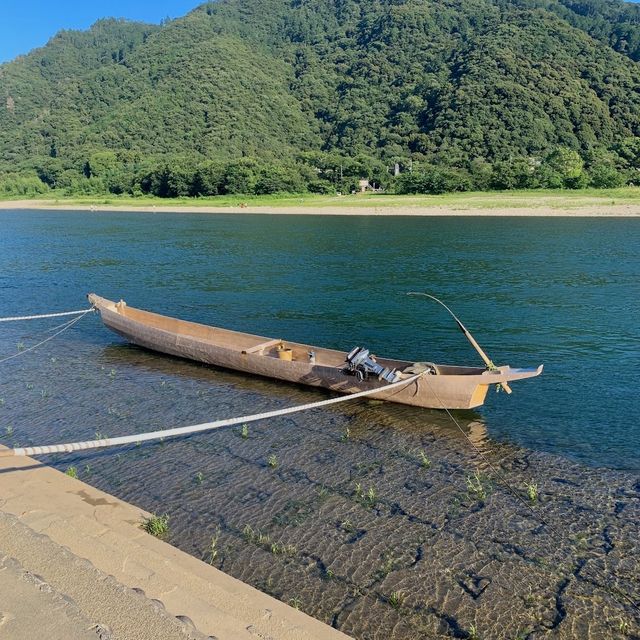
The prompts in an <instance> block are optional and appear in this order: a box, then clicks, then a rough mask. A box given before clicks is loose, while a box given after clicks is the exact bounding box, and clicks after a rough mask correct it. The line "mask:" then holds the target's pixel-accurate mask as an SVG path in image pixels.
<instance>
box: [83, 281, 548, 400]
mask: <svg viewBox="0 0 640 640" xmlns="http://www.w3.org/2000/svg"><path fill="white" fill-rule="evenodd" d="M87 297H88V299H89V302H90V303H91V304H92V305H93V306H94V307H95V308H96V309H97V310H98V311H99V312H100V315H101V317H102V321H103V322H104V324H105V326H107V327H108V328H109V329H111V330H112V331H115V332H116V333H118V334H120V335H121V336H123V337H124V338H126V339H127V340H128V341H129V342H131V343H133V344H136V345H138V346H141V347H145V348H147V349H152V350H153V351H159V352H161V353H167V354H170V355H172V356H178V357H180V358H187V359H189V360H196V361H198V362H204V363H207V364H211V365H214V366H217V367H223V368H225V369H232V370H234V371H241V372H244V373H249V374H253V375H259V376H264V377H266V378H275V379H277V380H286V381H287V382H294V383H298V384H304V385H310V386H313V387H322V388H324V389H330V390H332V391H337V392H339V393H345V394H349V393H356V392H358V391H365V390H369V389H375V388H379V389H380V392H379V393H376V394H374V395H372V396H369V397H371V398H376V399H379V400H387V401H390V402H399V403H401V404H409V405H413V406H416V407H425V408H431V409H445V408H446V409H472V408H474V407H479V406H481V405H482V404H483V403H484V400H485V397H486V395H487V390H488V389H489V387H490V386H491V385H494V384H501V383H509V382H512V381H514V380H524V379H525V378H533V377H535V376H538V375H540V373H542V365H540V366H539V367H537V368H525V369H515V368H512V367H509V366H501V367H496V368H495V369H492V370H489V369H487V368H482V367H459V366H452V365H442V364H433V363H423V362H420V363H416V362H409V361H406V360H394V359H391V358H380V357H378V358H376V362H377V364H379V365H381V366H382V367H386V368H388V369H389V370H395V371H396V373H395V376H396V379H401V378H402V377H406V378H409V377H411V376H413V375H414V374H415V373H416V372H419V371H426V373H425V375H423V376H421V377H420V378H418V379H417V380H414V381H413V382H412V383H411V384H408V385H407V386H406V387H403V386H400V387H397V386H394V388H393V389H389V390H385V387H386V386H388V385H389V382H388V381H387V380H385V379H380V378H379V377H378V376H365V377H364V379H363V377H362V376H359V375H352V373H353V372H347V371H346V368H347V355H348V353H347V352H345V351H335V350H333V349H323V348H321V347H315V346H312V345H308V344H300V343H297V342H289V341H286V340H282V339H279V338H277V339H274V338H268V337H264V336H255V335H251V334H248V333H240V332H238V331H230V330H228V329H221V328H219V327H210V326H207V325H203V324H197V323H195V322H187V321H185V320H178V319H177V318H171V317H168V316H162V315H159V314H157V313H151V312H149V311H143V310H142V309H136V308H134V307H130V306H128V305H127V304H126V302H124V301H123V300H121V301H120V302H117V303H116V302H113V301H111V300H107V299H105V298H101V297H100V296H97V295H95V294H93V293H91V294H89V295H88V296H87ZM282 352H286V358H285V357H283V353H282ZM310 354H312V355H310Z"/></svg>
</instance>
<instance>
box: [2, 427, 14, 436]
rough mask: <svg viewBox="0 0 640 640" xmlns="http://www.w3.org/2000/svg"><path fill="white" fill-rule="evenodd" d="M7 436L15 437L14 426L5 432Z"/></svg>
mask: <svg viewBox="0 0 640 640" xmlns="http://www.w3.org/2000/svg"><path fill="white" fill-rule="evenodd" d="M4 433H5V435H7V436H12V435H13V426H12V425H9V426H8V427H7V428H6V429H5V430H4Z"/></svg>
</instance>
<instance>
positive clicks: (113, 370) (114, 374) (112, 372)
mask: <svg viewBox="0 0 640 640" xmlns="http://www.w3.org/2000/svg"><path fill="white" fill-rule="evenodd" d="M109 377H110V378H115V377H116V370H115V369H111V371H109Z"/></svg>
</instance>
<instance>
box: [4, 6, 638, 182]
mask: <svg viewBox="0 0 640 640" xmlns="http://www.w3.org/2000/svg"><path fill="white" fill-rule="evenodd" d="M638 60H640V6H637V5H633V4H629V3H624V2H621V1H619V0H220V1H219V2H215V3H214V2H211V3H207V4H204V5H201V6H199V7H197V8H195V9H194V10H193V11H192V12H191V13H189V14H188V15H187V16H185V17H184V18H180V19H177V20H173V21H169V22H166V23H165V24H163V25H162V26H154V25H145V24H140V23H130V22H126V21H122V20H113V19H106V20H101V21H99V22H97V23H96V24H95V25H94V26H93V27H92V28H91V29H90V30H89V31H86V32H75V31H64V32H61V33H59V34H58V35H57V36H55V37H54V38H53V39H52V40H51V41H50V42H49V43H48V44H47V45H46V46H45V47H43V48H41V49H36V50H34V51H32V52H31V53H29V54H28V55H26V56H21V57H19V58H17V59H16V60H14V61H12V62H9V63H6V64H3V65H1V66H0V193H2V192H4V193H28V192H31V191H34V190H35V191H41V190H43V189H47V188H50V187H52V188H64V189H67V190H68V191H70V192H83V191H84V192H94V193H99V192H107V191H111V192H115V193H119V192H131V193H140V192H151V193H156V194H158V195H199V194H214V193H230V192H231V193H234V192H235V193H260V192H262V193H270V192H274V191H280V190H287V191H300V190H314V191H331V190H335V189H339V190H344V189H351V188H353V186H354V181H355V180H357V178H359V177H368V178H369V179H370V180H371V181H373V182H376V183H377V184H382V185H383V186H386V187H388V188H395V189H396V190H399V191H402V190H404V191H443V190H447V189H468V188H487V187H492V188H509V187H526V186H532V187H535V186H566V187H571V186H583V185H586V184H589V183H591V184H595V185H598V186H607V185H610V186H616V185H618V184H621V183H623V182H625V181H627V182H629V181H634V180H635V181H637V180H638V178H637V177H636V176H637V172H638V169H639V168H640V139H639V138H638V136H640V62H638ZM395 165H397V166H398V167H399V168H400V170H401V174H400V176H399V177H397V178H393V177H392V175H391V172H390V168H393V167H394V166H395ZM409 168H411V171H409Z"/></svg>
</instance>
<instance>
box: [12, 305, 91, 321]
mask: <svg viewBox="0 0 640 640" xmlns="http://www.w3.org/2000/svg"><path fill="white" fill-rule="evenodd" d="M92 311H96V309H95V307H90V308H89V309H79V310H78V311H60V312H58V313H41V314H38V315H32V316H7V317H6V318H0V322H16V321H18V320H40V319H42V318H62V317H63V316H79V315H83V314H86V313H91V312H92Z"/></svg>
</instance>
